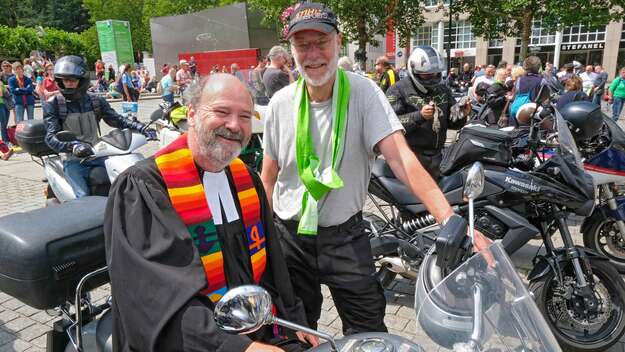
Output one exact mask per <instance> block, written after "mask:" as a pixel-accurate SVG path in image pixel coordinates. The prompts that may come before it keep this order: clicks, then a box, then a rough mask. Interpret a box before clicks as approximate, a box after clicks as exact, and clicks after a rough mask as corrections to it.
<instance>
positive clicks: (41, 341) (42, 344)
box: [30, 335, 47, 348]
mask: <svg viewBox="0 0 625 352" xmlns="http://www.w3.org/2000/svg"><path fill="white" fill-rule="evenodd" d="M30 343H31V344H33V345H34V346H36V347H39V348H46V343H47V337H46V335H43V336H39V337H38V338H36V339H34V340H32V341H30Z"/></svg>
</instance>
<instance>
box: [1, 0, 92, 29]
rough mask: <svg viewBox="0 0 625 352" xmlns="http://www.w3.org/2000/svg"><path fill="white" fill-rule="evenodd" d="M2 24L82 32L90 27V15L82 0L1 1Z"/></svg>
mask: <svg viewBox="0 0 625 352" xmlns="http://www.w3.org/2000/svg"><path fill="white" fill-rule="evenodd" d="M0 6H1V7H2V9H3V14H4V15H3V16H2V17H0V24H2V25H6V26H9V27H16V26H18V25H19V26H24V27H35V26H43V27H53V28H58V29H62V30H64V31H68V32H82V31H83V30H85V29H87V28H88V27H89V14H88V13H87V9H86V8H85V7H84V6H82V0H0Z"/></svg>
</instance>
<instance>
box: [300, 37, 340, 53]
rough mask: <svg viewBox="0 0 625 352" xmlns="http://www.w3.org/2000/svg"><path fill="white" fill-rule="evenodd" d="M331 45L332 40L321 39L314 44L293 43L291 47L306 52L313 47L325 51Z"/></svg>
mask: <svg viewBox="0 0 625 352" xmlns="http://www.w3.org/2000/svg"><path fill="white" fill-rule="evenodd" d="M331 43H332V39H329V38H328V39H321V40H317V41H314V42H308V43H297V42H294V43H293V47H295V49H297V51H308V50H310V49H312V48H313V46H314V47H316V48H318V49H319V50H325V49H327V48H329V47H330V44H331Z"/></svg>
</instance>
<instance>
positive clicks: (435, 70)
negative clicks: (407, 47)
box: [408, 45, 446, 94]
mask: <svg viewBox="0 0 625 352" xmlns="http://www.w3.org/2000/svg"><path fill="white" fill-rule="evenodd" d="M445 69H446V67H445V65H444V64H443V60H442V59H441V55H440V54H439V53H438V51H437V50H436V49H434V48H433V47H431V46H429V45H423V46H418V47H416V48H415V49H414V50H413V51H412V54H410V57H409V58H408V75H409V76H410V79H411V80H412V82H413V83H414V85H415V86H416V87H417V89H418V90H419V91H421V93H424V94H425V93H427V88H428V87H432V86H435V85H437V84H440V82H441V76H442V74H441V73H442V72H443V71H445ZM419 74H434V75H435V76H434V78H431V79H427V80H424V79H421V78H419V76H418V75H419Z"/></svg>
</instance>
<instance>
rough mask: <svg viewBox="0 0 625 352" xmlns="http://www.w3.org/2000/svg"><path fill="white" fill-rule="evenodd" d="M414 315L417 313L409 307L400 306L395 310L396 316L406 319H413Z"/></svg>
mask: <svg viewBox="0 0 625 352" xmlns="http://www.w3.org/2000/svg"><path fill="white" fill-rule="evenodd" d="M416 315H417V313H416V312H415V310H414V309H413V308H411V307H406V306H402V307H401V308H399V310H398V311H397V316H400V317H402V318H406V319H415V318H416Z"/></svg>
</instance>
